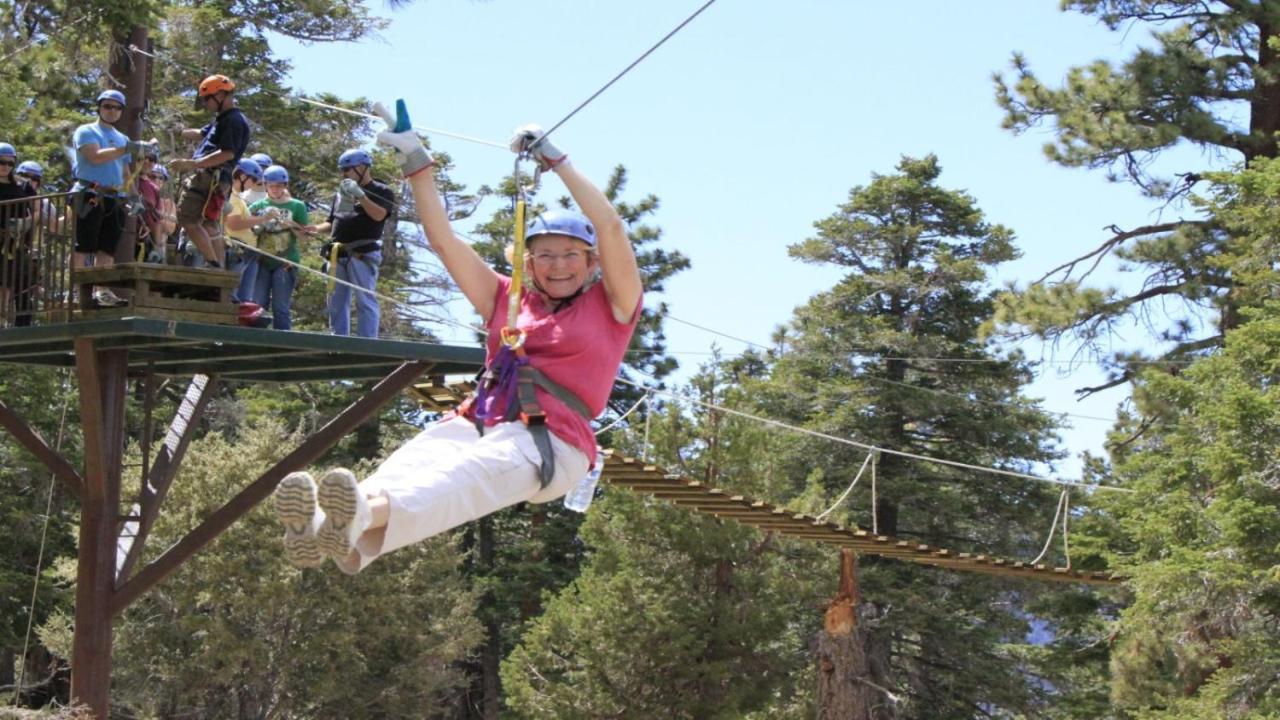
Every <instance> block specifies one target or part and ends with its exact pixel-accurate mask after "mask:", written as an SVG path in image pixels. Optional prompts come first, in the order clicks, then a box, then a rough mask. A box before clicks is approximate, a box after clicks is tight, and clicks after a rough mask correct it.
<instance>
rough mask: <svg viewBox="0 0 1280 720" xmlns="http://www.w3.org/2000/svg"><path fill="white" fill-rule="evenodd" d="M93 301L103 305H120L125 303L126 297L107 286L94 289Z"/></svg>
mask: <svg viewBox="0 0 1280 720" xmlns="http://www.w3.org/2000/svg"><path fill="white" fill-rule="evenodd" d="M93 301H94V302H95V303H97V304H99V305H101V306H103V307H119V306H120V305H124V304H125V300H124V298H122V297H120V296H119V295H116V294H115V293H113V292H111V291H110V290H108V289H107V288H97V289H95V290H94V291H93Z"/></svg>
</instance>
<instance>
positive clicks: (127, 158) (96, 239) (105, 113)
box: [72, 90, 156, 305]
mask: <svg viewBox="0 0 1280 720" xmlns="http://www.w3.org/2000/svg"><path fill="white" fill-rule="evenodd" d="M97 104H98V119H97V120H96V121H95V122H91V123H87V124H84V125H81V126H80V127H78V128H76V132H75V134H74V135H73V136H72V144H73V145H74V146H75V149H76V157H75V167H73V168H72V172H73V173H74V175H75V179H76V183H75V186H74V187H73V188H72V190H73V191H75V192H77V194H76V196H75V199H74V201H75V207H76V215H77V219H76V245H75V253H74V256H73V259H74V262H73V266H74V267H88V265H89V258H90V257H92V258H93V264H94V266H96V267H110V266H111V265H113V264H115V252H116V245H118V244H119V242H120V235H121V234H122V233H123V232H124V222H125V198H124V196H125V195H126V194H127V193H128V188H126V187H125V174H126V166H128V165H129V164H130V162H131V155H132V154H138V155H143V154H145V153H146V151H147V150H148V149H150V148H153V147H155V146H156V142H155V141H154V140H152V141H151V142H145V143H144V142H138V141H135V140H130V139H129V138H128V136H126V135H125V134H124V133H122V132H120V131H119V130H117V129H116V127H115V125H116V123H117V122H119V120H120V117H121V114H122V113H123V112H124V106H125V100H124V94H123V93H121V92H120V91H119V90H105V91H103V92H102V93H101V94H99V95H98V100H97ZM93 299H94V300H95V301H96V302H97V303H98V304H99V305H119V304H121V303H122V302H123V301H122V300H121V299H120V298H119V297H117V296H116V295H115V293H113V292H111V291H110V290H108V289H106V288H95V289H94V291H93Z"/></svg>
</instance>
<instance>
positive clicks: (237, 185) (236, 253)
mask: <svg viewBox="0 0 1280 720" xmlns="http://www.w3.org/2000/svg"><path fill="white" fill-rule="evenodd" d="M253 185H256V186H258V187H261V185H262V168H261V167H259V166H258V163H256V162H254V161H253V160H250V159H248V158H245V159H242V160H241V161H240V162H238V163H236V172H235V175H234V178H233V181H232V186H231V196H230V197H229V198H228V199H227V204H228V205H229V206H230V208H231V209H230V210H229V211H228V212H227V217H226V218H225V219H224V221H223V223H224V225H225V226H226V229H227V237H229V238H231V239H232V240H238V241H239V242H241V243H243V245H237V244H235V243H230V244H229V245H228V246H227V269H228V270H233V271H235V272H238V273H240V286H239V287H237V288H236V291H235V292H234V293H232V295H231V299H232V300H233V301H234V302H237V303H242V302H256V301H255V300H254V293H255V286H256V284H257V281H258V267H259V263H258V257H259V256H258V254H257V253H256V252H254V251H253V248H256V247H258V236H257V234H256V233H255V232H254V228H258V227H260V226H262V225H265V224H266V223H268V222H270V221H271V219H272V217H274V215H254V214H253V213H251V212H249V203H246V202H245V196H246V195H247V194H248V193H249V191H250V189H251V187H252V186H253ZM263 197H266V193H265V191H264V192H263ZM245 245H248V246H249V247H245Z"/></svg>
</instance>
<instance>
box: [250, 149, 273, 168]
mask: <svg viewBox="0 0 1280 720" xmlns="http://www.w3.org/2000/svg"><path fill="white" fill-rule="evenodd" d="M249 159H250V160H252V161H254V162H256V163H258V167H260V168H262V169H263V170H266V169H267V168H269V167H271V166H272V165H275V164H276V163H275V161H274V160H272V159H271V156H270V155H268V154H266V153H254V154H252V155H250V156H249Z"/></svg>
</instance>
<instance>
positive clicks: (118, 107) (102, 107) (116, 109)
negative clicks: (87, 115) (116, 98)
mask: <svg viewBox="0 0 1280 720" xmlns="http://www.w3.org/2000/svg"><path fill="white" fill-rule="evenodd" d="M98 109H100V110H111V111H112V112H120V111H121V110H124V106H123V105H116V104H115V103H102V104H101V105H99V106H98Z"/></svg>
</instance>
